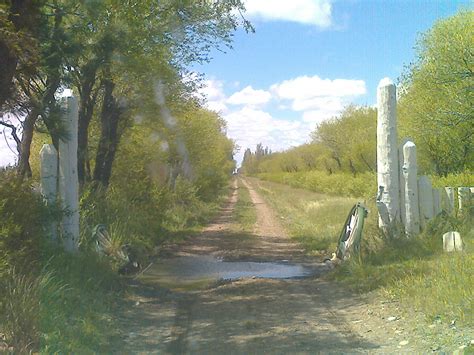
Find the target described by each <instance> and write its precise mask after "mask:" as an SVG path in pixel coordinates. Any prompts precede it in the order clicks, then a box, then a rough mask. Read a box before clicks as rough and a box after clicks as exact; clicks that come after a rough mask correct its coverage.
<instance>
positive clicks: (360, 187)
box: [258, 170, 377, 199]
mask: <svg viewBox="0 0 474 355" xmlns="http://www.w3.org/2000/svg"><path fill="white" fill-rule="evenodd" d="M258 177H259V178H261V179H264V180H268V181H274V182H279V183H282V184H287V185H289V186H292V187H298V188H303V189H307V190H310V191H314V192H319V193H324V194H330V195H339V196H352V197H361V198H365V199H369V198H373V197H374V196H375V194H376V191H375V186H376V185H377V184H376V182H375V179H376V176H375V174H373V173H364V174H359V175H357V176H355V177H354V176H353V175H351V174H349V173H337V174H331V175H329V174H327V173H326V172H322V171H318V170H313V171H301V172H296V173H283V172H280V173H261V174H258Z"/></svg>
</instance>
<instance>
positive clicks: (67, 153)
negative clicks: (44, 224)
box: [59, 96, 79, 252]
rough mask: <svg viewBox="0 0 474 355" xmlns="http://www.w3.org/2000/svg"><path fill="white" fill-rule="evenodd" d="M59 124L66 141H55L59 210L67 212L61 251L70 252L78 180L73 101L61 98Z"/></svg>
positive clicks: (76, 215)
mask: <svg viewBox="0 0 474 355" xmlns="http://www.w3.org/2000/svg"><path fill="white" fill-rule="evenodd" d="M61 109H62V110H63V120H62V124H63V125H64V128H65V129H66V131H67V135H68V137H67V138H65V139H61V140H60V141H59V196H60V199H61V203H62V207H63V208H65V209H66V210H67V213H66V214H65V215H64V217H63V220H62V224H61V227H62V228H61V231H62V234H63V239H64V248H65V249H66V250H67V251H70V252H74V251H76V250H77V248H78V242H79V180H78V176H77V124H78V106H77V99H76V98H75V97H73V96H70V97H65V98H63V99H62V101H61Z"/></svg>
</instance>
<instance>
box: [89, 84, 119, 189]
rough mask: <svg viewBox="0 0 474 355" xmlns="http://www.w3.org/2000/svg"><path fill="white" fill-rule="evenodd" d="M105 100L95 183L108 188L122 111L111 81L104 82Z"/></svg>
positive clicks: (101, 118)
mask: <svg viewBox="0 0 474 355" xmlns="http://www.w3.org/2000/svg"><path fill="white" fill-rule="evenodd" d="M103 85H104V100H103V103H102V111H101V114H100V120H101V132H100V140H99V147H98V148H97V154H96V159H95V168H94V178H93V180H94V182H95V183H96V185H97V184H100V185H102V187H105V188H107V186H108V185H109V180H110V176H111V175H112V165H113V162H114V159H115V153H116V151H117V147H118V143H119V140H120V132H119V129H118V128H119V127H118V124H119V121H120V117H121V115H122V109H121V108H120V107H119V105H118V103H117V100H116V99H115V98H114V96H113V90H114V86H115V84H114V83H113V82H112V81H111V80H110V79H106V80H104V84H103Z"/></svg>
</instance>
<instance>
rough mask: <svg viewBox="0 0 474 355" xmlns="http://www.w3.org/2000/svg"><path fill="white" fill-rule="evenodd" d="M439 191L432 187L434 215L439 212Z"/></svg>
mask: <svg viewBox="0 0 474 355" xmlns="http://www.w3.org/2000/svg"><path fill="white" fill-rule="evenodd" d="M441 211H442V209H441V191H440V190H439V189H433V213H434V216H435V217H436V216H437V215H439V214H440V213H441Z"/></svg>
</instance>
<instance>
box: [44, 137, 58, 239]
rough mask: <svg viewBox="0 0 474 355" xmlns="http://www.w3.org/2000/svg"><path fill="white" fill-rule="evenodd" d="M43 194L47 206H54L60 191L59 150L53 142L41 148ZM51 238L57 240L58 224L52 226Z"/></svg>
mask: <svg viewBox="0 0 474 355" xmlns="http://www.w3.org/2000/svg"><path fill="white" fill-rule="evenodd" d="M40 180H41V195H42V196H43V199H44V200H45V202H46V205H47V206H54V205H56V202H57V197H58V195H57V193H58V151H57V150H56V148H54V145H52V144H44V145H43V147H42V148H41V150H40ZM49 232H50V234H51V239H53V240H57V238H58V235H57V225H56V223H53V224H52V225H51V227H50V231H49Z"/></svg>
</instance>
